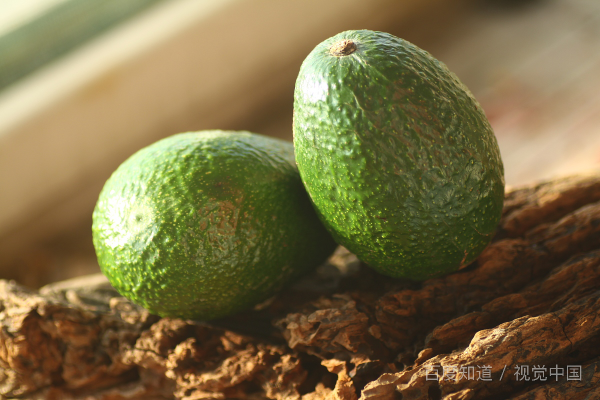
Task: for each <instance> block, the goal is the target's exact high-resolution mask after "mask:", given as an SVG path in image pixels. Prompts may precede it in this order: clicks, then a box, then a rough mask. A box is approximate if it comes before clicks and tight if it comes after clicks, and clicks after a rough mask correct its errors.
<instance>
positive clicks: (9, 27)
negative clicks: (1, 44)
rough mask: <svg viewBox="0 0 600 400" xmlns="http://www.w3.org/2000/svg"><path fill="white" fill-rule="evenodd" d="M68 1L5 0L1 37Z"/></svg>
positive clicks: (1, 9) (0, 8) (0, 18)
mask: <svg viewBox="0 0 600 400" xmlns="http://www.w3.org/2000/svg"><path fill="white" fill-rule="evenodd" d="M67 1H68V0H3V1H2V2H0V35H5V34H7V33H8V32H11V31H13V30H14V29H16V28H18V27H19V26H22V25H24V24H26V23H27V22H29V21H31V20H33V19H35V18H36V17H38V16H39V15H41V14H42V13H44V12H46V11H47V10H49V9H50V8H52V7H54V6H56V5H58V4H60V3H66V2H67Z"/></svg>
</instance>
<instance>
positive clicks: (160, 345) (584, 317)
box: [0, 174, 600, 400]
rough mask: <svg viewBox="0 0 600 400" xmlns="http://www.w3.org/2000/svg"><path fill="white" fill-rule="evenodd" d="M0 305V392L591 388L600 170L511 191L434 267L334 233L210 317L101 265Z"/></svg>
mask: <svg viewBox="0 0 600 400" xmlns="http://www.w3.org/2000/svg"><path fill="white" fill-rule="evenodd" d="M0 310H2V318H0V344H1V346H0V395H3V396H6V397H9V398H13V397H16V398H28V399H61V400H75V399H82V400H83V399H86V400H117V399H118V400H124V399H129V400H138V399H139V400H142V399H157V400H158V399H187V400H192V399H232V398H235V399H254V400H258V399H277V400H284V399H288V400H289V399H295V400H326V399H327V400H357V399H358V398H360V399H361V400H389V399H395V398H402V399H403V400H432V399H436V400H441V399H444V400H457V399H463V400H468V399H490V400H491V399H503V400H504V399H515V400H516V399H520V400H525V399H531V400H534V399H549V400H559V399H561V400H562V399H571V400H573V399H584V398H587V399H593V398H599V397H600V385H599V384H598V383H599V382H600V174H597V175H594V176H576V177H572V178H568V179H562V180H557V181H552V182H547V183H544V184H540V185H534V186H529V187H523V188H519V189H516V190H514V191H512V192H509V193H508V194H507V195H506V201H505V207H504V211H503V216H502V220H501V223H500V227H499V230H498V233H497V235H496V237H495V239H494V240H493V242H492V244H491V245H490V246H489V247H488V248H487V249H485V250H484V252H483V253H482V254H481V255H480V256H479V257H478V259H477V260H476V261H475V262H474V263H472V264H471V265H470V266H469V267H468V268H466V269H463V270H461V271H459V272H457V273H455V274H451V275H448V276H445V277H443V278H438V279H431V280H428V281H425V282H420V283H415V282H409V281H403V280H400V279H389V278H387V277H384V276H381V275H379V274H376V273H374V272H373V271H372V270H370V269H369V268H367V267H365V266H364V265H361V263H360V262H358V260H357V259H356V257H355V256H353V255H352V254H350V253H348V252H345V251H343V250H342V249H340V250H339V251H338V252H337V253H336V254H335V255H334V256H333V257H332V259H331V260H330V262H329V263H328V264H326V265H324V266H322V267H321V268H319V269H318V270H317V271H315V272H314V273H311V274H309V275H308V276H307V277H305V278H304V279H303V280H301V281H299V282H297V283H296V284H295V285H294V286H292V287H290V288H287V289H286V290H285V291H283V292H282V293H280V294H279V295H278V296H276V297H275V298H274V299H272V301H270V302H267V303H265V304H263V306H262V307H261V308H260V310H249V311H246V312H243V313H241V314H240V315H237V316H232V317H229V318H225V319H221V320H218V321H213V322H210V323H202V322H197V321H183V320H179V319H170V318H162V319H161V318H158V317H156V316H152V315H149V314H148V312H147V311H145V310H143V309H142V308H140V307H137V306H135V305H133V304H131V303H130V302H128V301H127V300H126V299H124V298H122V297H120V296H119V295H118V294H117V293H116V292H115V291H114V289H112V288H111V287H110V285H109V284H108V281H107V280H106V278H105V277H104V276H102V275H101V274H97V275H91V276H88V277H83V278H78V279H75V280H71V281H67V282H59V283H55V284H51V285H48V286H46V287H44V288H42V289H41V290H40V291H32V290H28V289H26V288H24V287H22V286H19V285H17V284H15V283H11V282H6V281H0ZM525 367H527V369H528V370H527V372H525ZM569 367H570V368H571V369H570V372H569ZM536 371H537V372H536ZM526 378H527V379H526Z"/></svg>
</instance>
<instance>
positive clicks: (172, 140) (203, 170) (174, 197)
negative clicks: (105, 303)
mask: <svg viewBox="0 0 600 400" xmlns="http://www.w3.org/2000/svg"><path fill="white" fill-rule="evenodd" d="M92 230H93V238H94V246H95V248H96V254H97V256H98V262H99V264H100V268H101V270H102V272H103V273H104V274H105V275H106V276H107V277H108V278H109V280H110V283H111V284H112V285H113V286H114V287H115V288H116V289H117V290H118V291H119V292H120V293H121V294H122V295H124V296H125V297H128V298H129V299H130V300H132V301H133V302H134V303H137V304H139V305H141V306H143V307H145V308H146V309H148V310H149V311H150V312H152V313H154V314H158V315H161V316H169V317H180V318H189V319H203V320H208V319H213V318H218V317H222V316H226V315H229V314H232V313H235V312H238V311H240V310H243V309H245V308H248V307H251V306H253V305H255V304H257V303H259V302H261V301H263V300H265V299H266V298H268V297H269V296H272V295H273V294H274V293H275V292H276V291H277V290H278V289H280V288H281V287H282V286H283V285H284V284H286V283H288V282H290V281H291V280H293V279H295V278H297V277H298V276H300V275H302V274H303V273H305V272H307V271H310V270H311V269H313V268H314V267H316V266H317V265H318V264H320V263H322V262H323V261H325V259H326V258H327V257H328V256H329V255H330V254H331V253H332V252H333V250H334V248H335V246H336V245H335V242H334V241H333V239H332V238H331V236H330V235H329V233H328V232H327V231H326V230H325V228H324V227H323V225H322V224H321V222H320V221H319V219H318V217H317V215H316V214H315V211H314V209H313V207H312V204H311V202H310V199H309V198H308V196H307V194H306V191H305V189H304V187H303V185H302V182H301V180H300V176H299V174H298V170H297V167H296V164H295V161H294V151H293V146H292V144H291V143H287V142H284V141H281V140H279V139H273V138H268V137H265V136H261V135H256V134H251V133H248V132H225V131H206V132H195V133H183V134H179V135H175V136H171V137H168V138H166V139H163V140H160V141H158V142H156V143H154V144H153V145H151V146H148V147H146V148H144V149H142V150H140V151H138V152H137V153H136V154H134V155H133V156H131V157H130V158H129V159H128V160H127V161H125V162H124V163H123V164H122V165H121V166H120V167H119V168H118V169H117V170H116V171H115V172H114V173H113V175H112V176H111V177H110V179H109V180H108V181H107V182H106V184H105V186H104V188H103V190H102V192H101V193H100V198H99V199H98V203H97V205H96V209H95V210H94V214H93V227H92Z"/></svg>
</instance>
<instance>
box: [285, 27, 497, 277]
mask: <svg viewBox="0 0 600 400" xmlns="http://www.w3.org/2000/svg"><path fill="white" fill-rule="evenodd" d="M294 147H295V154H296V162H297V163H298V169H299V171H300V175H301V177H302V180H303V182H304V185H305V187H306V188H307V191H308V193H309V195H310V197H311V199H312V201H313V203H314V205H315V207H316V209H317V213H318V214H319V217H320V218H321V220H322V221H323V222H324V224H325V225H326V227H327V228H328V230H329V231H330V232H331V233H332V235H333V237H334V238H335V239H336V241H338V243H340V244H342V245H343V246H345V247H346V248H348V249H349V250H350V251H352V252H353V253H355V254H356V255H357V256H358V258H359V259H360V260H362V261H363V262H365V263H367V264H368V265H370V266H371V267H373V268H374V269H376V270H377V271H379V272H380V273H382V274H385V275H388V276H392V277H404V278H408V279H413V280H424V279H427V278H431V277H437V276H441V275H444V274H447V273H449V272H452V271H455V270H457V269H459V268H460V267H461V266H465V265H466V264H468V263H470V262H471V261H473V260H474V259H475V258H476V257H477V256H478V255H479V254H480V252H481V251H482V250H483V249H484V248H485V247H486V246H487V244H488V243H489V242H490V240H491V239H492V236H493V235H494V231H495V229H496V227H497V224H498V222H499V220H500V215H501V212H502V206H503V200H504V167H503V164H502V159H501V157H500V151H499V148H498V144H497V141H496V138H495V136H494V133H493V131H492V128H491V127H490V124H489V122H488V120H487V118H486V116H485V114H484V112H483V110H482V109H481V107H480V105H479V104H478V102H477V101H476V100H475V98H474V97H473V95H472V94H471V93H470V92H469V90H468V89H467V88H466V87H465V86H464V85H463V84H462V83H461V82H460V81H459V80H458V78H457V77H456V76H455V75H454V74H453V73H451V72H450V71H449V70H448V69H447V67H446V66H445V65H444V64H442V63H441V62H440V61H438V60H436V59H435V58H433V57H432V56H431V55H430V54H429V53H427V52H426V51H424V50H421V49H420V48H418V47H416V46H415V45H413V44H411V43H409V42H407V41H405V40H403V39H400V38H397V37H395V36H393V35H390V34H387V33H383V32H374V31H368V30H359V31H347V32H343V33H340V34H338V35H336V36H334V37H332V38H329V39H327V40H325V41H324V42H322V43H321V44H319V45H318V46H317V47H316V48H315V49H314V50H313V51H312V52H311V53H310V54H309V55H308V57H307V58H306V59H305V60H304V62H303V64H302V66H301V69H300V73H299V76H298V79H297V81H296V89H295V94H294Z"/></svg>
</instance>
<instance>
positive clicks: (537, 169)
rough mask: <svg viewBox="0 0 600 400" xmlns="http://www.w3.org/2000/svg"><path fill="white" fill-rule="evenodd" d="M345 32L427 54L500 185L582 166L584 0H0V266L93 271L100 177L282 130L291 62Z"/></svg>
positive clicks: (595, 48) (596, 92) (596, 157)
mask: <svg viewBox="0 0 600 400" xmlns="http://www.w3.org/2000/svg"><path fill="white" fill-rule="evenodd" d="M347 29H373V30H381V31H386V32H389V33H392V34H394V35H396V36H400V37H402V38H404V39H407V40H409V41H411V42H413V43H414V44H416V45H418V46H419V47H421V48H423V49H425V50H427V51H429V52H430V53H432V54H433V55H434V56H435V57H436V58H438V59H440V60H441V61H443V62H445V63H446V64H447V65H448V67H449V68H450V69H451V70H452V71H453V72H455V73H456V74H457V75H458V76H459V78H460V79H461V80H462V81H463V82H464V83H465V84H466V85H467V86H468V87H469V88H470V89H471V91H472V92H473V94H474V95H475V97H476V98H477V99H478V100H479V101H480V103H481V104H482V106H483V108H484V110H485V111H486V113H487V115H488V117H489V119H490V122H491V124H492V126H493V127H494V130H495V132H496V135H497V138H498V141H499V144H500V148H501V152H502V156H503V159H504V164H505V169H506V181H507V184H508V185H509V186H514V185H521V184H527V183H532V182H535V181H538V180H541V179H547V178H551V177H554V176H558V175H565V174H572V173H584V172H587V171H590V170H598V169H599V168H600V2H599V1H598V0H536V1H534V0H513V1H509V0H403V1H398V0H370V1H363V0H328V1H320V0H319V1H317V0H286V1H281V0H127V1H121V0H3V1H2V2H0V278H4V279H15V280H17V281H18V282H19V283H21V284H24V285H26V286H29V287H32V288H37V287H40V286H41V285H44V284H46V283H49V282H54V281H58V280H62V279H66V278H70V277H73V276H78V275H83V274H88V273H94V272H97V271H99V269H98V265H97V262H96V257H95V254H94V249H93V246H92V239H91V216H92V210H93V207H94V205H95V202H96V199H97V197H98V194H99V192H100V189H101V188H102V185H103V184H104V182H105V181H106V179H107V178H108V177H109V176H110V174H111V173H112V171H114V170H115V168H116V167H117V166H118V165H119V164H120V163H121V162H123V161H124V160H125V159H126V158H127V157H128V156H130V155H131V154H133V153H134V152H135V151H137V150H138V149H140V148H142V147H144V146H146V145H148V144H150V143H152V142H154V141H156V140H158V139H160V138H163V137H165V136H169V135H172V134H175V133H179V132H184V131H193V130H200V129H235V130H250V131H254V132H257V133H262V134H266V135H271V136H276V137H280V138H284V139H287V140H291V138H292V101H293V91H294V83H295V79H296V76H297V74H298V70H299V67H300V64H301V63H302V61H303V59H304V58H305V57H306V55H308V53H309V52H310V51H311V50H312V48H313V47H314V46H315V45H317V44H318V43H319V42H321V41H322V40H324V39H326V38H328V37H330V36H332V35H334V34H336V33H339V32H341V31H343V30H347Z"/></svg>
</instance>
